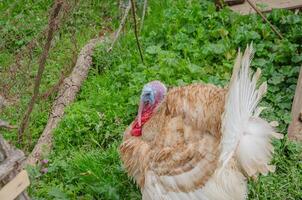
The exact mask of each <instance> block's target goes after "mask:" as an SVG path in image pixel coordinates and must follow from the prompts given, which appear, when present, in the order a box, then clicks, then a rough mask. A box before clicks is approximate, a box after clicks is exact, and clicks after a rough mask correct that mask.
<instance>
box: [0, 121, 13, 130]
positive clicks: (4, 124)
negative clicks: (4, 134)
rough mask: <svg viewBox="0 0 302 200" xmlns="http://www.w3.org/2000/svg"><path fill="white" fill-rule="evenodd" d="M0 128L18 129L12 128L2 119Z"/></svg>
mask: <svg viewBox="0 0 302 200" xmlns="http://www.w3.org/2000/svg"><path fill="white" fill-rule="evenodd" d="M0 128H7V129H15V128H17V127H16V126H12V125H10V124H9V123H8V122H6V121H3V120H1V119H0Z"/></svg>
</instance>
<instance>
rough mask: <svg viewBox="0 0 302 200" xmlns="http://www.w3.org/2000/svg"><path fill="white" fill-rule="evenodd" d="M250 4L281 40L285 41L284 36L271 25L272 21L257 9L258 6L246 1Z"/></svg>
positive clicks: (248, 0)
mask: <svg viewBox="0 0 302 200" xmlns="http://www.w3.org/2000/svg"><path fill="white" fill-rule="evenodd" d="M246 1H247V2H248V3H249V4H250V6H251V7H252V8H253V9H254V10H255V11H256V12H257V13H258V14H259V15H260V16H261V17H262V19H263V20H264V21H265V22H266V23H268V25H269V26H270V27H271V29H272V30H273V31H274V32H275V33H276V34H277V35H278V36H279V38H280V39H283V36H282V34H281V33H280V32H279V31H278V30H277V29H276V27H275V26H274V25H273V24H272V23H270V21H268V19H267V18H266V17H265V16H264V15H263V13H262V12H261V10H259V9H258V8H257V6H256V5H254V4H253V3H252V2H251V1H250V0H246Z"/></svg>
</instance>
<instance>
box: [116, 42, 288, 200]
mask: <svg viewBox="0 0 302 200" xmlns="http://www.w3.org/2000/svg"><path fill="white" fill-rule="evenodd" d="M252 57H253V48H252V45H248V46H247V48H246V50H245V52H244V54H242V53H241V52H240V50H239V52H238V55H237V58H236V60H235V64H234V69H233V74H232V77H231V80H230V84H229V86H228V87H226V88H220V87H216V86H214V85H211V84H192V85H188V86H183V87H176V88H172V89H170V90H169V91H168V90H167V88H166V87H165V85H164V84H162V83H161V82H159V81H152V82H150V83H148V84H146V85H145V86H144V87H143V90H142V93H141V99H140V104H139V109H138V115H137V117H136V118H135V120H134V121H133V122H132V123H131V124H130V126H129V127H128V128H127V129H126V131H125V132H124V137H123V142H122V144H121V146H120V155H121V159H122V162H123V165H124V167H125V169H126V171H127V172H128V174H129V176H131V177H132V178H133V179H134V180H135V182H136V183H137V184H138V185H139V187H140V189H141V193H142V199H143V200H177V199H179V200H243V199H246V198H247V178H249V177H252V178H256V177H257V176H258V175H259V174H263V175H266V174H268V173H269V172H274V170H275V167H274V166H273V165H270V164H269V163H270V160H271V158H272V153H273V150H274V148H273V146H272V144H271V142H272V139H273V138H276V139H281V138H282V136H283V135H282V134H279V133H276V132H275V131H274V128H273V127H272V126H271V125H270V123H268V122H267V121H265V120H264V119H261V118H260V117H259V114H260V113H261V111H262V108H261V107H258V103H259V101H260V100H261V98H262V96H263V95H264V93H265V92H266V89H267V85H266V83H262V84H261V85H260V86H259V87H258V85H257V80H258V79H259V77H260V73H261V72H260V70H259V69H258V70H257V71H256V72H255V73H254V74H252V72H251V70H250V63H251V59H252Z"/></svg>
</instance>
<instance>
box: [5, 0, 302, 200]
mask: <svg viewBox="0 0 302 200" xmlns="http://www.w3.org/2000/svg"><path fill="white" fill-rule="evenodd" d="M99 3H100V5H103V4H104V5H105V3H104V2H99ZM85 5H86V4H85ZM111 6H113V5H111ZM84 7H85V6H84ZM84 7H83V10H85V9H84ZM109 7H110V6H109ZM83 10H82V11H81V12H83V13H85V11H83ZM96 12H97V10H94V11H93V12H92V13H96ZM268 18H269V20H270V21H271V22H272V23H274V24H275V25H276V26H277V27H278V28H279V29H280V31H281V32H282V34H283V35H284V37H285V39H284V40H279V39H278V37H277V36H276V35H275V34H274V33H273V32H272V31H271V30H270V28H269V26H268V25H266V24H264V23H263V22H262V20H261V18H260V17H258V16H257V15H251V16H239V15H237V14H235V13H232V12H231V11H229V10H228V9H223V10H221V11H219V12H216V11H215V7H214V4H213V3H211V2H208V1H197V0H192V1H181V0H177V1H173V2H172V1H171V0H167V1H164V2H159V1H151V2H150V5H149V9H148V16H147V19H146V21H145V23H144V29H143V31H142V33H141V36H140V41H141V44H142V45H143V50H144V57H145V65H143V64H142V63H141V61H140V57H139V54H138V51H137V49H136V46H135V45H136V43H135V39H134V33H133V32H132V31H131V30H132V28H131V27H130V26H127V27H126V31H125V35H124V36H123V37H122V38H121V40H120V42H119V43H118V44H117V46H116V47H115V49H114V50H113V51H112V52H111V53H107V52H106V49H107V47H108V44H103V45H100V46H99V47H98V48H97V49H96V51H95V53H94V57H93V67H92V69H91V70H90V73H89V76H88V79H87V80H86V81H85V83H84V84H83V86H82V88H81V91H80V93H79V95H78V97H77V100H76V102H74V103H73V104H72V105H70V106H69V107H68V108H67V109H66V114H65V116H64V118H63V120H62V121H61V123H60V125H59V127H58V128H57V129H56V130H55V133H54V149H53V151H52V152H51V154H50V156H49V157H48V158H47V159H48V160H49V163H48V164H46V165H44V166H38V167H37V168H31V169H30V170H31V171H30V172H31V179H32V184H31V187H30V194H31V196H32V197H33V198H34V199H106V200H107V199H133V200H134V199H140V198H141V197H140V192H139V190H138V188H137V187H136V186H135V185H134V183H133V182H132V181H131V180H130V179H129V178H128V177H127V175H126V174H125V172H124V170H123V168H122V166H121V163H120V159H119V155H118V151H117V149H118V145H119V144H120V142H121V138H122V133H123V131H124V129H125V128H126V127H127V126H128V125H129V124H130V123H131V121H132V120H133V119H134V117H135V115H136V112H137V104H138V100H139V93H140V90H141V88H142V86H143V85H144V84H146V83H147V82H148V81H151V80H155V79H157V80H161V81H162V82H164V83H166V84H167V85H168V86H176V85H185V84H190V83H194V82H205V83H214V84H216V85H220V86H223V85H225V84H227V83H228V81H229V78H230V73H231V70H232V65H233V60H234V58H235V56H236V51H237V48H241V49H244V48H245V46H246V45H247V44H248V43H250V42H253V44H254V47H255V49H256V50H257V52H256V54H255V59H254V61H253V63H252V66H253V68H256V67H259V68H261V69H262V71H263V76H262V80H266V81H268V86H269V87H268V94H267V95H266V97H265V99H264V101H263V102H262V104H263V106H266V107H267V109H266V110H265V112H264V113H263V117H264V118H265V119H267V120H269V121H273V120H276V121H278V122H279V124H280V125H279V127H278V131H279V132H281V133H283V134H285V135H286V132H287V126H288V123H289V122H290V109H291V102H292V99H293V95H294V90H295V84H296V82H297V77H298V71H299V66H301V64H302V55H301V53H302V45H301V44H302V43H301V42H302V34H301V33H302V15H301V14H300V15H295V14H293V13H292V12H290V11H285V10H279V11H277V10H276V11H273V12H272V13H270V14H268ZM92 19H93V20H96V19H94V18H91V19H90V20H92ZM88 21H89V20H88ZM86 26H87V24H86ZM83 27H85V25H83ZM83 30H84V29H83ZM90 31H91V30H90ZM91 32H93V30H92V31H91ZM66 37H68V36H66ZM79 38H82V36H80V34H79ZM83 41H85V39H83ZM63 52H65V49H64V45H62V49H61V51H59V52H58V56H59V57H60V58H64V55H63V54H62V53H63ZM52 60H53V62H54V64H55V63H57V62H56V58H53V59H52ZM50 80H53V78H50ZM45 87H46V86H45ZM43 105H44V107H48V105H47V104H43ZM43 105H40V104H39V105H38V106H37V107H38V108H39V109H41V107H42V108H43ZM39 109H38V110H37V111H36V112H35V113H34V115H33V116H32V125H31V130H32V131H34V133H35V135H38V133H40V132H41V131H42V129H43V125H44V124H45V122H46V119H47V109H42V111H43V112H39ZM17 119H18V118H17V117H16V120H17ZM11 138H12V139H13V138H14V137H11ZM274 145H275V147H276V153H275V156H274V160H273V163H274V164H276V165H277V170H276V173H274V174H269V175H268V176H261V177H259V179H258V180H257V181H252V180H250V181H249V191H250V192H249V199H255V200H258V199H259V200H266V199H267V200H269V199H274V200H284V199H288V200H290V199H293V200H294V199H301V198H302V188H301V183H302V175H301V170H302V150H301V145H300V144H295V143H292V142H289V141H288V139H287V137H285V139H284V140H282V141H275V142H274ZM41 168H47V169H48V172H47V173H45V174H44V173H41V172H40V169H41Z"/></svg>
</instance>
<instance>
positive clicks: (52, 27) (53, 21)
mask: <svg viewBox="0 0 302 200" xmlns="http://www.w3.org/2000/svg"><path fill="white" fill-rule="evenodd" d="M62 5H63V1H62V0H57V1H56V2H55V4H54V9H53V11H52V13H51V16H50V19H49V25H48V27H49V28H48V33H47V39H46V43H45V46H44V50H43V52H42V54H41V57H40V59H39V69H38V73H37V76H36V78H35V85H34V92H33V96H32V98H31V100H30V102H29V104H28V109H27V111H26V113H25V115H24V117H23V120H22V122H21V125H20V127H19V131H18V142H19V143H21V140H22V137H23V133H24V131H25V129H26V128H27V126H28V121H29V117H30V114H31V112H32V110H33V108H34V105H35V102H36V100H37V97H38V95H39V88H40V84H41V78H42V75H43V72H44V69H45V63H46V59H47V57H48V53H49V49H50V46H51V41H52V39H53V36H54V33H55V31H56V29H57V23H58V22H57V21H58V16H59V13H60V11H61V8H62Z"/></svg>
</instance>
